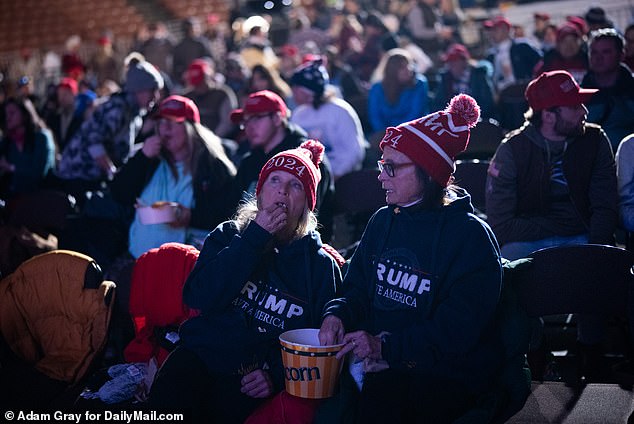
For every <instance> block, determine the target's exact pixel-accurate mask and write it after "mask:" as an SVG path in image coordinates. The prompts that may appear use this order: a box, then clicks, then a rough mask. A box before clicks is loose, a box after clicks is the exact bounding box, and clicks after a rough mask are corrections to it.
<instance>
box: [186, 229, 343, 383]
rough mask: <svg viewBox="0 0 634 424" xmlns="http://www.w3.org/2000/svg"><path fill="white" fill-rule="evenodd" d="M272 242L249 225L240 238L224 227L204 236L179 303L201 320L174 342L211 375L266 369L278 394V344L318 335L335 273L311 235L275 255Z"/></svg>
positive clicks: (315, 235)
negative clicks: (287, 335)
mask: <svg viewBox="0 0 634 424" xmlns="http://www.w3.org/2000/svg"><path fill="white" fill-rule="evenodd" d="M271 241H272V235H271V234H270V233H268V232H267V231H266V230H264V229H263V228H262V227H260V226H259V225H258V224H256V223H255V222H254V221H251V222H250V223H249V224H248V226H247V227H246V229H244V231H243V232H242V233H241V232H239V231H238V229H237V228H236V225H235V223H234V222H233V221H228V222H225V223H223V224H222V225H220V226H218V227H217V228H216V229H215V230H214V231H213V232H212V233H211V234H209V236H208V237H207V239H206V240H205V245H204V247H203V249H202V251H201V252H200V256H199V257H198V261H197V262H196V265H195V266H194V269H193V270H192V272H191V274H190V275H189V277H188V279H187V281H186V282H185V286H184V288H183V301H184V302H185V304H186V305H187V306H188V307H190V308H194V309H198V310H200V312H201V315H200V316H198V317H195V318H191V319H190V320H188V321H186V322H185V323H184V324H183V325H182V326H181V330H180V334H181V338H182V340H183V347H185V348H187V349H189V350H192V351H194V352H196V353H197V354H198V355H199V356H200V358H201V359H202V360H203V361H204V362H205V364H206V365H207V367H208V368H209V370H210V371H212V372H219V373H224V374H240V373H247V372H250V371H252V370H254V369H257V368H262V367H263V366H264V364H265V363H266V364H268V366H269V367H270V368H271V372H270V374H271V377H272V379H273V381H274V384H275V386H276V387H277V388H278V389H281V387H282V381H283V373H282V371H281V370H282V368H281V355H280V344H279V341H278V336H279V335H280V334H281V333H283V332H284V331H287V330H292V329H296V328H317V327H319V325H320V323H321V310H322V308H323V306H324V304H325V303H326V302H327V301H328V300H330V299H332V298H333V297H334V294H335V290H336V286H338V285H339V284H340V282H341V272H340V269H339V266H338V265H337V263H336V262H335V261H334V259H332V257H331V256H330V255H329V254H327V253H326V252H325V251H324V250H323V249H322V244H321V239H320V237H319V234H318V233H316V232H312V233H310V234H309V235H307V236H304V237H303V238H301V239H299V240H297V241H294V242H292V243H290V244H288V245H286V246H283V247H279V248H275V249H271Z"/></svg>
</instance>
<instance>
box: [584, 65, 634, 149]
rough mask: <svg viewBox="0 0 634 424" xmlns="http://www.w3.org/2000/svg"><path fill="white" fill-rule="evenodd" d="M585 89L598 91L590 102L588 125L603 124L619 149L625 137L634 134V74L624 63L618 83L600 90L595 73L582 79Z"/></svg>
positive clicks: (615, 146)
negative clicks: (596, 89)
mask: <svg viewBox="0 0 634 424" xmlns="http://www.w3.org/2000/svg"><path fill="white" fill-rule="evenodd" d="M581 86H582V87H583V88H598V89H599V92H598V93H595V94H594V95H593V96H592V98H591V99H590V101H588V102H587V103H586V104H585V105H586V107H587V108H588V122H592V123H595V124H598V125H601V128H603V130H604V131H605V132H606V134H607V135H608V138H609V139H610V144H611V145H612V151H613V152H616V149H617V147H618V145H619V143H620V142H621V140H623V138H625V136H627V135H629V134H631V133H633V132H634V75H633V74H632V71H631V70H630V69H629V68H628V67H627V66H625V65H623V64H621V65H620V69H619V76H618V78H617V80H616V83H615V84H614V85H613V86H611V87H599V85H598V84H597V82H596V78H595V75H594V73H593V72H592V71H588V73H587V74H586V75H585V77H584V78H583V81H582V83H581Z"/></svg>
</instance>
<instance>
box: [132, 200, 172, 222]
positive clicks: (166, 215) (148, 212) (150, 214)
mask: <svg viewBox="0 0 634 424" xmlns="http://www.w3.org/2000/svg"><path fill="white" fill-rule="evenodd" d="M177 210H178V203H176V202H161V204H160V205H159V206H142V207H139V208H137V209H136V211H137V213H138V214H139V220H140V221H141V224H143V225H149V224H164V223H169V222H174V221H176V211H177Z"/></svg>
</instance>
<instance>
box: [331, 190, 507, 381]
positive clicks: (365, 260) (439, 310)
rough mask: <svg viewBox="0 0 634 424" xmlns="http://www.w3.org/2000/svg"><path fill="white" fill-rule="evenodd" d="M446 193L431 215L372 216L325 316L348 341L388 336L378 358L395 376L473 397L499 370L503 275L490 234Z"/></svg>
mask: <svg viewBox="0 0 634 424" xmlns="http://www.w3.org/2000/svg"><path fill="white" fill-rule="evenodd" d="M454 194H455V195H456V197H455V199H454V200H453V201H452V202H451V203H450V204H449V205H447V206H443V207H441V208H438V209H434V210H425V209H422V208H421V207H420V206H417V205H415V206H411V207H408V208H400V207H395V206H388V207H384V208H382V209H380V210H379V211H377V212H376V213H375V215H374V216H373V217H372V218H371V219H370V222H369V223H368V226H367V227H366V230H365V233H364V234H363V237H362V239H361V243H360V244H359V247H358V249H357V251H356V252H355V254H354V256H353V257H352V260H351V263H350V267H349V270H348V272H347V274H346V277H345V280H344V283H343V285H342V289H341V292H340V293H338V298H337V299H335V300H333V301H332V302H329V303H328V305H327V308H326V311H325V315H328V314H333V315H335V316H337V317H339V318H341V319H342V321H343V323H344V327H345V329H346V332H350V331H353V330H356V329H363V330H366V331H368V332H370V333H371V334H378V333H379V332H381V331H387V332H390V333H391V336H389V337H387V339H386V340H385V341H384V343H383V346H382V349H381V355H382V357H383V359H385V360H387V362H388V363H389V365H390V367H391V368H393V369H405V370H410V371H411V372H413V373H418V374H424V375H433V376H437V377H440V378H452V379H454V380H457V381H460V382H463V383H464V384H465V385H466V387H469V388H470V389H471V390H473V391H478V390H482V389H483V388H484V387H485V386H486V385H487V384H488V383H489V382H490V381H491V378H492V377H493V376H494V375H495V373H496V372H497V371H498V367H499V366H500V364H501V355H502V354H501V348H500V341H499V340H496V338H495V337H494V335H493V334H494V332H493V331H492V328H493V318H494V313H495V310H496V305H497V303H498V299H499V296H500V291H501V287H502V270H501V263H500V255H499V248H498V245H497V242H496V240H495V237H494V235H493V232H492V231H491V229H490V228H489V227H488V226H487V224H486V223H484V222H483V221H481V220H480V219H478V218H477V217H476V216H475V215H474V214H473V207H472V206H471V204H470V200H469V195H468V194H466V192H464V191H463V190H462V189H458V190H456V191H455V192H454ZM339 295H340V296H341V297H339ZM421 378H424V377H421Z"/></svg>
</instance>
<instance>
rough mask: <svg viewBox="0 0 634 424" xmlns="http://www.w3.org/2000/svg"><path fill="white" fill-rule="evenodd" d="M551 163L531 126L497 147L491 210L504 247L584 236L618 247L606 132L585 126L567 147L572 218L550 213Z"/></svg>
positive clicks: (489, 183) (613, 170) (564, 165)
mask: <svg viewBox="0 0 634 424" xmlns="http://www.w3.org/2000/svg"><path fill="white" fill-rule="evenodd" d="M551 162H552V159H551V153H550V149H549V145H548V142H547V141H546V140H544V138H543V137H541V136H540V134H539V132H538V130H536V129H535V127H533V126H532V125H525V126H523V127H522V128H520V129H519V130H516V131H513V132H511V133H510V134H509V135H508V136H507V138H506V139H505V140H504V141H503V142H502V144H501V145H500V146H499V147H498V150H497V152H496V153H495V156H494V158H493V161H492V163H491V165H490V167H489V176H488V181H487V192H486V210H487V216H488V220H487V222H488V223H489V224H490V225H491V227H492V228H493V230H494V232H495V235H496V236H497V238H498V241H499V242H500V244H502V245H504V244H505V243H508V242H512V241H529V240H540V239H542V238H547V237H553V236H556V235H559V236H572V235H578V234H583V233H588V235H589V241H590V243H600V244H610V243H613V234H614V230H615V228H616V224H617V219H618V215H617V187H616V167H615V163H614V156H613V155H612V151H611V149H610V145H609V142H608V139H607V137H606V135H605V133H604V132H603V131H602V130H601V128H600V127H598V126H597V125H594V124H586V130H585V134H584V135H582V136H579V137H576V138H574V139H572V140H570V141H568V143H567V146H566V148H565V150H564V153H563V159H562V168H563V178H564V179H565V181H566V184H567V187H568V190H569V200H570V202H572V205H573V206H574V211H573V212H572V214H571V215H570V216H569V217H568V218H561V217H555V216H553V214H552V213H551V200H552V197H553V196H552V195H551V174H552V167H553V164H552V163H551ZM575 222H579V224H578V225H577V228H578V230H577V231H576V232H573V230H574V227H573V225H572V224H574V223H575Z"/></svg>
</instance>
